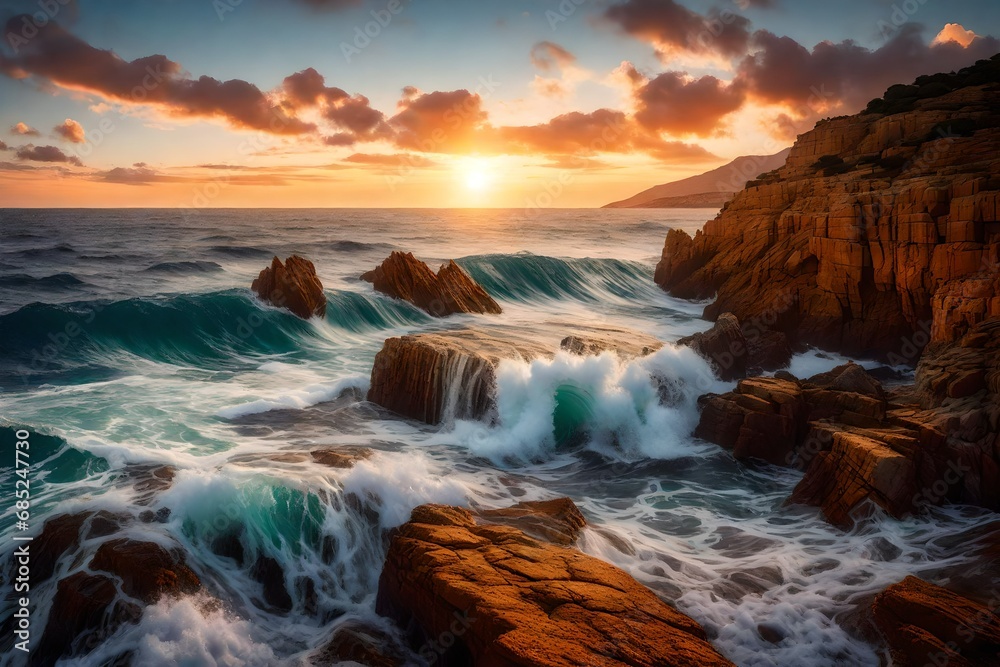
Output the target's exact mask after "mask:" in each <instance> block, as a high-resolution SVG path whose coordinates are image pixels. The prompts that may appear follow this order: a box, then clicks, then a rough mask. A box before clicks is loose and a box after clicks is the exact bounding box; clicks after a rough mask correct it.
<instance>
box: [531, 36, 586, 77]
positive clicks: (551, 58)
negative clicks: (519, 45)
mask: <svg viewBox="0 0 1000 667" xmlns="http://www.w3.org/2000/svg"><path fill="white" fill-rule="evenodd" d="M575 62H576V56H574V55H573V54H572V53H570V52H569V51H567V50H566V49H564V48H563V47H561V46H559V45H558V44H556V43H554V42H548V41H545V42H539V43H537V44H535V45H534V46H533V47H532V48H531V63H532V64H533V65H534V66H535V67H537V68H538V69H540V70H542V71H543V72H551V71H554V70H560V69H563V68H564V67H567V66H570V65H573V64H574V63H575Z"/></svg>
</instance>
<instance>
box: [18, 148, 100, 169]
mask: <svg viewBox="0 0 1000 667" xmlns="http://www.w3.org/2000/svg"><path fill="white" fill-rule="evenodd" d="M14 157H16V158H17V159H18V160H31V161H32V162H65V163H67V164H73V165H76V166H77V167H82V166H83V163H82V162H80V158H78V157H76V156H75V155H66V154H65V153H63V152H62V150H60V149H59V148H57V147H55V146H35V145H33V144H28V145H27V146H21V147H20V148H18V149H17V152H16V153H14Z"/></svg>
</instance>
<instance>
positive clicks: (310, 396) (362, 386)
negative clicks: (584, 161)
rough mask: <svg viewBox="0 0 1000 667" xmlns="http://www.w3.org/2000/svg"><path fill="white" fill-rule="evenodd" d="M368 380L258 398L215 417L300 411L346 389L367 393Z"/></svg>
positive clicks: (353, 379)
mask: <svg viewBox="0 0 1000 667" xmlns="http://www.w3.org/2000/svg"><path fill="white" fill-rule="evenodd" d="M369 382H370V380H369V379H368V378H367V377H364V376H354V377H348V378H343V379H341V380H337V381H336V382H332V383H319V384H313V385H309V386H306V387H302V388H301V389H292V390H286V392H285V393H283V394H279V395H276V396H272V397H270V398H259V399H257V400H254V401H248V402H246V403H241V404H239V405H234V406H232V407H228V408H223V409H221V410H219V411H218V412H216V415H217V416H219V417H222V418H223V419H238V418H240V417H246V416H247V415H255V414H260V413H262V412H271V411H272V410H301V409H303V408H308V407H311V406H313V405H318V404H320V403H325V402H327V401H332V400H333V399H335V398H337V397H338V396H340V395H341V394H342V393H344V391H346V390H347V389H358V390H359V391H362V392H366V391H368V385H369Z"/></svg>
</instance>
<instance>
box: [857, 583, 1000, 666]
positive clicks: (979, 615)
mask: <svg viewBox="0 0 1000 667" xmlns="http://www.w3.org/2000/svg"><path fill="white" fill-rule="evenodd" d="M872 612H873V615H874V620H875V625H876V626H877V627H878V630H879V632H880V633H881V634H882V636H883V637H884V638H885V640H886V642H887V643H888V645H889V649H890V651H891V653H892V659H893V664H894V665H898V667H924V665H949V667H973V666H974V665H997V664H1000V617H998V616H997V615H996V614H995V613H994V611H993V610H991V609H990V608H989V607H986V606H984V605H981V604H977V603H975V602H973V601H971V600H969V599H967V598H964V597H962V596H961V595H957V594H955V593H953V592H951V591H948V590H946V589H944V588H941V587H940V586H935V585H934V584H930V583H927V582H925V581H922V580H920V579H918V578H916V577H907V578H906V579H904V580H903V581H901V582H899V583H898V584H894V585H892V586H890V587H888V588H887V589H886V590H884V591H882V592H881V593H879V594H878V595H877V596H876V597H875V600H874V602H873V603H872Z"/></svg>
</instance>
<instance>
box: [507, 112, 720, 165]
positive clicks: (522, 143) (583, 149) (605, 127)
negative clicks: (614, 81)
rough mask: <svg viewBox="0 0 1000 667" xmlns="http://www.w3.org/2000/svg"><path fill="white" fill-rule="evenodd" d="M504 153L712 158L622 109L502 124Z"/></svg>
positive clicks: (702, 150) (661, 158)
mask: <svg viewBox="0 0 1000 667" xmlns="http://www.w3.org/2000/svg"><path fill="white" fill-rule="evenodd" d="M494 135H495V139H496V143H497V145H498V146H499V147H500V148H501V150H502V151H503V152H508V153H519V154H531V153H544V154H548V155H576V156H580V155H583V156H590V155H595V154H598V153H634V152H642V153H647V154H649V155H652V156H654V157H656V158H657V159H659V160H662V161H668V162H670V161H678V160H691V161H697V160H708V159H712V158H713V157H714V156H712V154H711V153H709V152H708V151H706V150H705V149H704V148H701V147H700V146H694V145H691V144H685V143H682V142H677V141H664V140H663V139H662V138H660V137H659V136H658V135H656V134H655V133H650V132H649V131H647V130H646V128H644V127H642V126H641V125H639V124H638V123H637V122H636V121H635V119H634V118H631V117H629V116H627V115H626V114H625V113H624V112H622V111H616V110H612V109H598V110H597V111H594V112H591V113H581V112H579V111H575V112H572V113H568V114H563V115H561V116H557V117H555V118H553V119H552V120H550V121H549V122H547V123H541V124H539V125H528V126H520V127H501V128H497V129H496V130H495V132H494Z"/></svg>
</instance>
